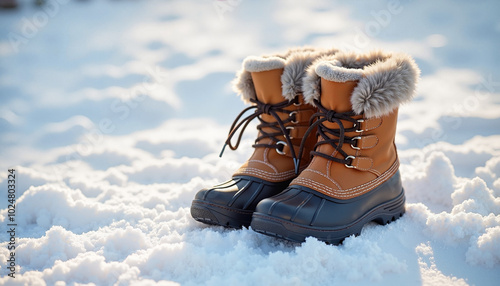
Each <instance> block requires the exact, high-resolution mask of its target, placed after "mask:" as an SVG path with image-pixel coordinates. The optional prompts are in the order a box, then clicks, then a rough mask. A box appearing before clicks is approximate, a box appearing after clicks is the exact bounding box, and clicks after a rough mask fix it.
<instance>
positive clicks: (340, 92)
mask: <svg viewBox="0 0 500 286" xmlns="http://www.w3.org/2000/svg"><path fill="white" fill-rule="evenodd" d="M357 85H358V81H346V82H335V81H329V80H326V79H324V78H321V97H320V100H321V105H323V107H325V108H326V109H328V110H333V111H335V112H349V111H351V110H352V105H351V94H352V92H353V90H354V88H355V87H356V86H357Z"/></svg>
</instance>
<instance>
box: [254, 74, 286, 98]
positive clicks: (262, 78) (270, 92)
mask: <svg viewBox="0 0 500 286" xmlns="http://www.w3.org/2000/svg"><path fill="white" fill-rule="evenodd" d="M251 74H252V80H253V83H254V87H255V93H256V95H257V100H259V101H260V102H262V103H265V104H277V103H280V102H282V101H284V100H285V98H284V97H283V95H282V91H281V75H282V74H283V69H282V68H280V69H273V70H269V71H261V72H252V73H251Z"/></svg>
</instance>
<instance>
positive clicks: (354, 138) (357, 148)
mask: <svg viewBox="0 0 500 286" xmlns="http://www.w3.org/2000/svg"><path fill="white" fill-rule="evenodd" d="M354 140H361V136H356V137H353V138H352V139H351V141H352V142H353V143H354ZM353 143H351V148H352V149H354V150H361V148H360V147H357V146H354V145H353Z"/></svg>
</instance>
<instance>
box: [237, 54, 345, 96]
mask: <svg viewBox="0 0 500 286" xmlns="http://www.w3.org/2000/svg"><path fill="white" fill-rule="evenodd" d="M336 52H337V50H336V49H314V48H311V47H300V48H292V49H289V50H287V51H286V52H285V53H282V54H275V55H270V56H260V57H257V56H250V57H247V58H246V59H245V60H244V61H243V65H242V69H241V70H240V71H238V73H237V75H236V79H235V80H234V81H233V89H234V91H235V92H237V93H238V94H240V95H241V98H242V99H243V101H244V102H249V101H250V99H252V98H255V97H256V95H255V88H254V85H253V80H252V76H251V72H261V71H268V70H273V69H279V68H283V74H282V76H281V83H282V91H283V97H284V98H286V99H288V100H292V99H293V98H294V97H295V96H296V95H298V94H301V93H302V82H303V79H304V77H305V75H306V69H307V67H308V66H310V65H311V63H312V62H313V61H314V60H315V59H316V58H318V57H320V56H321V55H325V54H334V53H336Z"/></svg>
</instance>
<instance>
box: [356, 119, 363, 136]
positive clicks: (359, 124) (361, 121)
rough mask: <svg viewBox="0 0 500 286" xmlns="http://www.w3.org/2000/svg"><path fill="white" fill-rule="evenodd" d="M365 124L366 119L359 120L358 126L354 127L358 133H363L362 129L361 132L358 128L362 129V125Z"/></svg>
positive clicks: (357, 121)
mask: <svg viewBox="0 0 500 286" xmlns="http://www.w3.org/2000/svg"><path fill="white" fill-rule="evenodd" d="M363 122H365V120H364V119H358V120H356V125H355V126H354V127H356V132H358V133H361V132H363V130H362V129H361V130H360V129H358V127H361V123H363Z"/></svg>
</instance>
